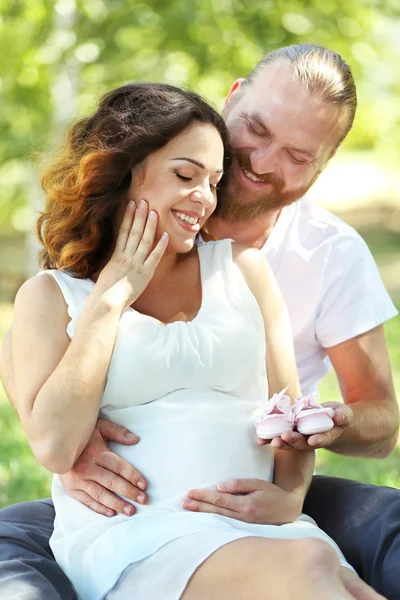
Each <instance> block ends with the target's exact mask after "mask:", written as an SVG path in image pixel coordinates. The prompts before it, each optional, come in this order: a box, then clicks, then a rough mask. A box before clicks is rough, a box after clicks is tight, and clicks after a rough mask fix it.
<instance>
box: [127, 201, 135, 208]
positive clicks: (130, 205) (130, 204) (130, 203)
mask: <svg viewBox="0 0 400 600" xmlns="http://www.w3.org/2000/svg"><path fill="white" fill-rule="evenodd" d="M128 206H129V208H132V207H133V206H135V202H134V200H129V202H128Z"/></svg>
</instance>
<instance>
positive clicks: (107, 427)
mask: <svg viewBox="0 0 400 600" xmlns="http://www.w3.org/2000/svg"><path fill="white" fill-rule="evenodd" d="M96 427H97V429H98V430H99V431H100V433H101V435H102V436H103V438H104V439H106V440H107V441H108V442H117V443H118V444H124V445H125V446H128V445H129V444H137V443H138V441H139V436H137V435H136V434H135V433H132V432H131V431H129V429H127V428H126V427H123V426H122V425H117V423H113V422H112V421H109V420H108V419H103V418H102V419H98V420H97V425H96Z"/></svg>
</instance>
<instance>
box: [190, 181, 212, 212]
mask: <svg viewBox="0 0 400 600" xmlns="http://www.w3.org/2000/svg"><path fill="white" fill-rule="evenodd" d="M192 200H193V201H194V202H198V203H200V204H202V206H204V208H208V207H210V206H212V205H213V204H214V202H215V198H214V194H213V192H212V190H211V189H210V186H209V185H207V187H206V186H201V187H199V188H197V189H196V190H194V191H193V194H192Z"/></svg>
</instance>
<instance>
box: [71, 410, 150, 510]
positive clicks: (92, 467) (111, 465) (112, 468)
mask: <svg viewBox="0 0 400 600" xmlns="http://www.w3.org/2000/svg"><path fill="white" fill-rule="evenodd" d="M108 442H117V443H118V444H124V445H125V446H132V445H134V444H137V443H138V442H139V438H138V436H137V435H135V434H133V433H131V432H130V431H128V429H126V427H122V426H121V425H116V424H115V423H112V422H111V421H108V420H107V419H98V421H97V424H96V427H95V429H94V431H93V434H92V437H91V438H90V440H89V442H88V444H87V446H86V448H85V449H84V451H83V452H82V454H81V455H80V457H79V458H78V460H77V461H76V463H75V465H74V467H73V468H72V469H71V470H70V471H69V472H68V473H65V474H64V475H60V479H61V482H62V484H63V486H64V488H65V489H66V490H67V492H68V493H69V494H70V495H71V496H72V497H73V498H75V499H76V500H79V502H81V503H82V504H84V505H85V506H87V507H88V508H90V509H91V510H93V511H94V512H96V513H99V514H100V515H104V516H106V517H114V516H115V515H116V514H117V513H123V514H125V515H127V516H132V515H133V514H134V513H135V507H134V506H133V505H132V504H130V503H129V502H126V500H124V499H123V498H121V497H120V496H124V497H126V498H129V499H131V500H133V501H135V502H138V503H139V504H146V502H147V496H146V494H145V493H144V490H145V489H146V488H147V482H146V480H145V478H144V477H143V475H142V474H141V473H139V471H137V470H136V469H135V468H134V467H132V465H130V464H129V463H128V462H127V461H126V460H123V459H122V458H121V457H120V456H118V455H117V454H115V453H114V452H112V451H111V450H110V449H109V447H108Z"/></svg>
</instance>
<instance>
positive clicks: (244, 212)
mask: <svg viewBox="0 0 400 600" xmlns="http://www.w3.org/2000/svg"><path fill="white" fill-rule="evenodd" d="M235 158H236V161H238V162H239V165H240V166H241V167H244V168H245V169H246V170H248V171H250V172H252V168H251V166H250V161H249V160H248V159H247V160H246V156H245V155H243V154H242V153H240V152H237V153H236V157H235ZM318 175H319V173H317V174H316V175H315V177H313V179H312V181H310V182H309V183H308V184H307V185H303V186H302V187H301V188H296V189H294V190H290V191H287V192H285V191H284V190H283V188H284V183H283V181H282V179H281V178H280V177H278V176H277V175H275V174H274V173H268V174H265V175H262V176H260V179H261V180H262V181H263V183H268V184H270V185H271V186H272V189H271V190H270V191H269V192H263V191H260V192H255V191H249V190H248V189H247V188H245V187H244V186H243V183H242V182H241V181H240V179H239V177H238V175H237V174H236V173H235V171H234V169H233V168H232V171H231V172H230V173H229V175H228V177H227V179H226V181H224V182H222V185H221V187H220V188H219V189H218V203H217V208H216V210H215V213H214V214H215V215H216V216H218V217H220V218H221V219H223V220H225V221H228V222H229V223H247V222H249V221H253V220H255V219H257V218H259V217H261V216H263V215H265V214H267V213H270V212H275V211H278V210H280V209H282V208H283V207H284V206H288V205H289V204H292V203H293V202H296V200H299V198H301V197H302V196H303V195H304V194H305V193H306V192H307V190H309V188H310V187H311V185H312V184H313V183H314V181H315V180H316V179H317V177H318Z"/></svg>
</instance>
